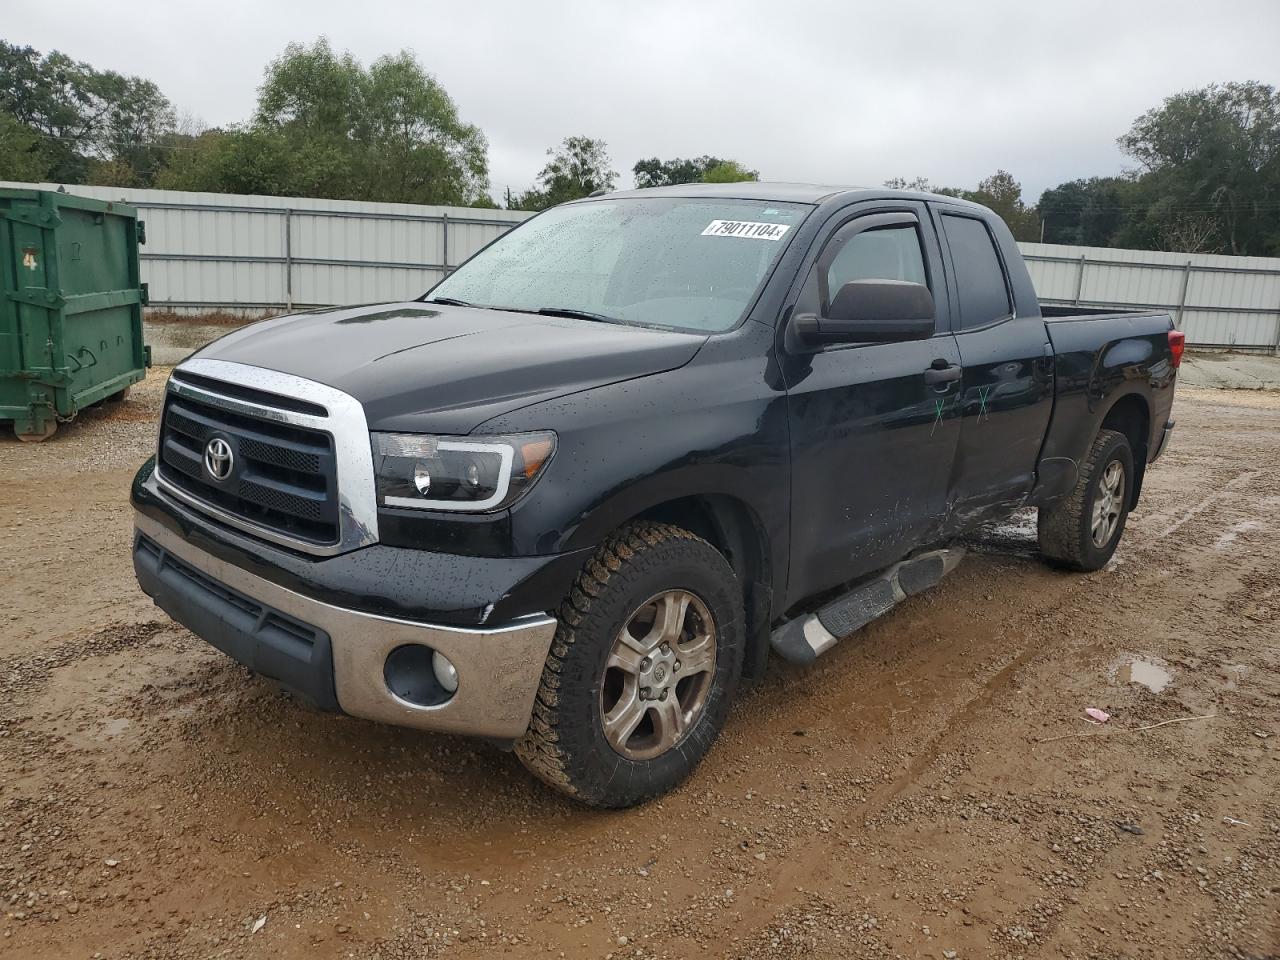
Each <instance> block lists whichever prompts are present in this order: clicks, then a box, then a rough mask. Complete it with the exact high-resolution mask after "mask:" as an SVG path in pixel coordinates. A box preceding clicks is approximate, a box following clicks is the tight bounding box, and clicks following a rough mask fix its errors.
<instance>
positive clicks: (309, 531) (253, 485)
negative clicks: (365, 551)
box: [160, 396, 338, 545]
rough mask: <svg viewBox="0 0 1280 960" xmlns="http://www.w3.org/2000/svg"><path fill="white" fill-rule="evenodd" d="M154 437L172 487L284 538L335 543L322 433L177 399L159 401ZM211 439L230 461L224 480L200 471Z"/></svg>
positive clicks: (334, 493)
mask: <svg viewBox="0 0 1280 960" xmlns="http://www.w3.org/2000/svg"><path fill="white" fill-rule="evenodd" d="M161 431H162V433H161V437H160V457H161V462H162V463H163V464H164V466H165V468H166V470H167V475H168V478H169V480H170V481H171V482H172V483H173V484H174V485H176V486H178V487H180V488H182V489H183V490H185V491H186V492H187V493H189V494H191V495H192V496H194V497H198V498H200V499H202V500H205V501H208V502H209V503H213V504H216V505H218V506H219V507H222V508H223V509H224V510H228V511H230V512H231V513H234V514H235V515H237V516H240V517H244V518H245V519H246V520H249V521H251V522H253V523H256V524H260V525H261V526H263V527H266V528H268V529H270V530H274V531H276V532H277V533H280V534H283V535H285V536H290V537H295V538H297V539H299V540H306V541H309V542H313V543H317V544H326V545H328V544H335V543H337V542H338V484H337V470H336V465H335V463H334V456H333V438H332V437H330V436H329V435H328V434H327V433H322V432H320V431H317V430H311V429H308V428H305V427H298V426H294V425H292V424H287V423H278V422H275V421H271V420H261V419H258V418H255V417H247V416H244V415H243V414H238V413H233V412H231V411H229V410H224V409H222V408H221V407H218V406H215V405H213V404H210V403H207V402H203V401H199V400H194V399H191V398H189V397H178V396H170V397H169V398H168V399H167V400H166V402H165V410H164V420H163V422H162V426H161ZM214 437H221V438H223V439H224V440H225V441H226V442H227V444H228V445H229V447H230V449H231V452H232V455H233V457H234V460H233V466H232V470H231V475H230V476H229V477H228V478H227V479H226V480H223V481H218V480H216V479H214V478H213V477H212V476H211V475H210V474H209V471H208V470H207V469H205V464H204V451H205V446H206V444H207V443H208V442H209V441H210V440H212V439H213V438H214Z"/></svg>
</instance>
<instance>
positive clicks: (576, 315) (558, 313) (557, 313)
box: [535, 307, 627, 323]
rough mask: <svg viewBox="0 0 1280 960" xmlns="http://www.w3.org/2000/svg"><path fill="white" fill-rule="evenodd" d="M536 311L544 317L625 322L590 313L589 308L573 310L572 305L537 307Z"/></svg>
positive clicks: (601, 314)
mask: <svg viewBox="0 0 1280 960" xmlns="http://www.w3.org/2000/svg"><path fill="white" fill-rule="evenodd" d="M535 312H536V313H540V314H542V315H543V316H544V317H571V318H573V319H575V320H595V321H597V322H599V323H626V322H627V321H625V320H619V319H618V318H617V317H606V316H605V315H604V314H603V313H592V312H591V311H590V310H575V309H574V308H573V307H539V308H538V309H537V310H536V311H535Z"/></svg>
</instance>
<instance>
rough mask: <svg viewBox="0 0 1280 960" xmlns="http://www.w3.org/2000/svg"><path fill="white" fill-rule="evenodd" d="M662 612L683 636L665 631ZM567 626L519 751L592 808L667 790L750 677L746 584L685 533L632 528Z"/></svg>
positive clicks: (601, 565)
mask: <svg viewBox="0 0 1280 960" xmlns="http://www.w3.org/2000/svg"><path fill="white" fill-rule="evenodd" d="M684 598H688V599H687V600H686V599H684ZM660 612H661V613H662V615H664V616H665V617H666V619H664V620H663V621H662V625H670V624H676V623H677V622H678V625H679V629H678V631H673V630H672V629H671V628H670V627H668V628H667V629H666V630H663V629H662V628H661V626H662V625H660V624H659V622H658V617H659V615H660ZM651 614H652V616H653V620H652V622H651V623H650V622H648V621H647V618H648V617H649V616H650V615H651ZM559 619H560V625H559V628H558V629H557V631H556V635H555V639H554V640H552V643H551V650H550V652H549V653H548V654H547V662H546V665H545V666H544V668H543V671H542V681H541V683H540V685H539V688H538V694H537V698H536V699H535V701H534V706H533V716H532V717H531V718H530V722H529V729H528V731H527V732H526V733H525V735H524V737H523V738H522V739H521V740H520V741H519V742H517V744H516V747H515V752H516V755H517V756H518V757H519V758H520V760H521V762H522V763H523V764H524V765H525V766H526V767H527V768H528V769H529V771H530V772H532V773H533V774H534V775H535V776H537V777H538V778H539V779H541V780H543V781H545V782H546V783H548V784H550V785H551V786H552V787H554V788H556V789H557V790H559V791H561V792H563V793H566V794H568V795H570V796H572V797H575V798H576V799H578V800H580V801H582V802H583V803H587V804H590V805H591V806H596V807H630V806H633V805H635V804H638V803H642V802H643V801H645V800H648V799H650V798H652V797H656V796H659V795H661V794H664V793H666V792H667V791H669V790H671V789H672V788H673V787H675V786H676V785H677V784H679V783H680V782H681V781H682V780H684V779H685V777H687V776H688V775H689V774H690V773H691V772H692V771H693V769H694V768H695V767H696V766H697V765H698V763H699V762H700V761H701V760H702V758H703V757H704V756H705V755H706V753H707V751H708V750H709V749H710V747H711V744H712V743H713V742H714V741H715V739H716V736H717V735H718V734H719V733H720V730H721V728H722V727H723V726H724V721H725V717H726V716H727V714H728V710H729V704H730V701H731V700H732V698H733V694H734V691H735V690H736V689H737V684H738V679H739V677H740V675H741V673H742V661H743V652H744V649H745V639H744V632H743V600H742V589H741V586H740V585H739V583H738V580H737V578H736V577H735V576H734V573H733V570H732V569H731V568H730V566H729V564H728V562H727V561H726V560H725V558H724V557H723V556H722V555H721V554H720V552H719V551H717V550H716V549H715V548H714V547H712V546H711V545H710V544H709V543H707V542H706V541H705V540H703V539H702V538H700V537H697V536H695V535H694V534H692V533H690V532H689V531H687V530H683V529H681V528H679V527H675V526H672V525H670V524H665V523H647V522H645V523H637V524H632V525H630V526H627V527H624V528H623V529H622V530H620V531H619V532H618V533H617V534H615V535H614V536H612V537H611V538H610V539H609V540H607V541H606V542H605V543H604V544H603V545H601V547H600V549H599V550H598V551H597V552H596V555H595V556H594V557H593V558H592V559H591V560H589V561H588V562H587V564H586V566H585V568H584V569H583V571H582V573H581V574H580V575H579V577H578V580H577V582H576V583H575V584H574V586H573V588H572V589H571V590H570V592H569V596H568V597H567V598H566V599H565V601H564V603H563V604H562V605H561V607H560V611H559ZM708 620H709V621H710V622H709V623H707V622H706V621H708ZM624 631H625V634H626V636H625V637H624ZM677 632H678V635H679V639H677V640H676V641H675V642H674V643H667V644H666V645H665V646H664V645H662V644H661V643H659V642H658V641H657V640H655V639H654V638H655V637H658V638H659V639H661V638H662V637H664V636H665V637H668V638H669V637H672V636H675V635H676V633H677ZM651 644H652V646H651ZM668 648H669V649H668ZM641 651H648V655H647V656H645V655H644V654H642V652H641ZM681 657H684V658H685V661H681V660H680V658H681ZM708 658H709V659H708ZM646 664H647V666H644V665H646ZM624 665H625V668H624ZM681 671H683V673H684V675H683V676H681V675H680V673H681ZM664 684H665V685H664ZM659 690H663V691H665V693H663V694H661V695H660V694H659V692H658V691H659ZM646 693H647V695H648V696H647V697H646V696H644V694H646ZM637 715H638V716H639V719H638V721H636V723H635V725H632V726H631V729H630V732H628V729H627V728H628V725H629V722H630V721H633V720H635V718H636V716H637ZM606 718H608V719H609V721H610V730H611V731H612V736H613V738H614V741H616V742H617V743H618V745H617V746H615V742H611V740H610V738H609V736H607V735H606V729H605V724H606ZM672 731H677V732H675V733H674V734H672ZM624 751H625V752H624Z"/></svg>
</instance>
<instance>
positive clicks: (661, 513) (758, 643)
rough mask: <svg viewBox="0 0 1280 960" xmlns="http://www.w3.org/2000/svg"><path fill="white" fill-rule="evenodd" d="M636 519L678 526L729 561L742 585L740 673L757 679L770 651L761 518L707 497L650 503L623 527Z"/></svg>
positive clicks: (770, 589)
mask: <svg viewBox="0 0 1280 960" xmlns="http://www.w3.org/2000/svg"><path fill="white" fill-rule="evenodd" d="M638 520H654V521H659V522H662V523H670V524H673V525H675V526H677V527H683V528H684V529H686V530H688V531H690V532H691V533H695V534H697V535H698V536H700V537H701V538H702V539H704V540H706V541H707V542H708V543H709V544H711V545H712V546H713V547H715V548H716V550H718V551H720V553H721V554H722V555H723V556H724V557H725V559H726V560H728V561H729V566H730V567H732V568H733V572H734V574H735V575H736V576H737V577H738V582H739V583H741V584H742V592H743V609H744V615H745V618H746V619H745V624H744V626H745V634H746V641H747V649H746V657H745V659H744V662H743V673H744V675H745V676H748V677H759V676H761V675H762V674H763V672H764V664H765V661H766V660H767V658H768V652H769V625H770V622H771V619H772V617H771V610H772V606H773V593H774V585H773V564H772V554H771V550H770V543H769V535H768V532H767V531H766V529H765V526H764V523H763V521H762V520H761V518H760V516H759V515H758V514H757V513H756V511H755V510H753V509H752V508H751V506H750V505H749V504H747V503H746V502H744V501H742V500H740V499H738V498H737V497H734V496H731V495H729V494H723V493H708V494H695V495H690V496H683V497H677V498H675V499H671V500H666V501H663V502H662V503H657V504H654V505H653V506H650V507H648V508H646V509H645V510H643V511H641V512H640V513H638V514H636V515H635V516H633V517H630V518H629V519H628V520H627V521H626V523H633V522H635V521H638ZM623 525H625V524H623Z"/></svg>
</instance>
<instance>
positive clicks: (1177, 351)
mask: <svg viewBox="0 0 1280 960" xmlns="http://www.w3.org/2000/svg"><path fill="white" fill-rule="evenodd" d="M1186 347H1187V335H1186V334H1185V333H1183V332H1182V331H1181V330H1170V331H1169V354H1170V355H1171V356H1172V357H1173V366H1174V368H1175V369H1176V368H1177V367H1180V366H1182V351H1183V350H1185V349H1186Z"/></svg>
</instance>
